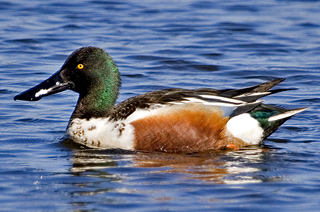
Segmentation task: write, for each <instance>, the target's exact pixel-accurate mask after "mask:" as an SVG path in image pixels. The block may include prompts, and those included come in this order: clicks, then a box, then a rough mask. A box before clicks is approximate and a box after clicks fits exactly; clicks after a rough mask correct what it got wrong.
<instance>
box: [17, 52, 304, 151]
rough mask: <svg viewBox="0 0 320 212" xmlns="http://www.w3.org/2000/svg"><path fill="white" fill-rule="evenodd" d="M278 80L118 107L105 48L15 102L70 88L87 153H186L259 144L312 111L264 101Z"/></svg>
mask: <svg viewBox="0 0 320 212" xmlns="http://www.w3.org/2000/svg"><path fill="white" fill-rule="evenodd" d="M283 80H285V79H284V78H275V79H273V80H271V81H268V82H264V83H262V84H258V85H254V86H250V87H246V88H241V89H222V90H216V89H212V88H198V89H181V88H170V89H163V90H156V91H151V92H147V93H144V94H140V95H138V96H134V97H131V98H129V99H127V100H125V101H123V102H121V103H118V104H116V100H117V97H118V95H119V89H120V86H121V78H120V72H119V70H118V67H117V65H116V64H115V62H114V61H113V59H112V58H111V56H110V55H109V54H108V53H107V52H106V51H104V50H103V49H101V48H98V47H93V46H88V47H82V48H79V49H77V50H75V51H74V52H73V53H72V54H71V55H70V56H69V57H68V58H67V59H66V61H65V63H64V64H63V65H62V67H61V68H60V70H59V71H57V72H56V73H54V74H53V75H52V76H51V77H49V78H48V79H46V80H45V81H43V82H42V83H40V84H38V85H36V86H34V87H32V88H30V89H29V90H26V91H24V92H22V93H20V94H18V95H16V96H15V97H14V100H25V101H37V100H40V99H41V98H42V97H45V96H48V95H52V94H55V93H58V92H62V91H64V90H67V89H70V90H73V91H75V92H77V93H78V94H79V98H78V102H77V105H76V107H75V110H74V111H73V113H72V115H71V118H70V120H69V123H68V126H67V129H66V135H67V136H68V138H69V139H71V140H72V141H73V142H76V143H78V144H80V145H84V146H86V147H88V148H99V149H122V150H132V151H146V152H168V153H179V152H183V153H188V152H201V151H219V150H226V149H231V150H238V149H239V148H243V147H245V146H253V145H261V144H262V143H263V141H264V140H265V139H266V138H267V137H269V136H270V135H271V134H272V133H273V132H275V131H276V130H277V129H278V128H279V127H280V125H282V124H283V123H284V122H285V121H287V120H288V119H290V118H291V117H292V116H293V115H295V114H297V113H300V112H302V111H304V110H306V108H298V109H285V108H283V107H279V106H274V105H267V104H263V101H262V100H260V99H261V98H262V97H265V96H268V95H271V94H275V93H278V92H282V91H286V90H290V89H272V90H271V88H273V87H274V86H276V85H277V84H279V83H280V82H282V81H283Z"/></svg>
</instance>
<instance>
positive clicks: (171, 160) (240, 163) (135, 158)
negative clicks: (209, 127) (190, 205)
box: [71, 147, 274, 184]
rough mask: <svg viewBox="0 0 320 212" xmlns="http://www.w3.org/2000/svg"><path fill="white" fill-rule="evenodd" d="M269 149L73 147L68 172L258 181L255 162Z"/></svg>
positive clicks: (118, 177)
mask: <svg viewBox="0 0 320 212" xmlns="http://www.w3.org/2000/svg"><path fill="white" fill-rule="evenodd" d="M269 151H272V149H266V148H258V147H248V148H246V149H240V150H238V151H221V152H219V153H217V152H215V154H212V152H211V153H210V152H202V153H193V154H168V153H149V152H133V151H124V150H98V149H88V148H73V157H72V161H73V167H72V168H71V172H72V173H73V174H74V175H79V176H83V175H85V176H89V175H90V177H98V178H108V179H110V180H120V181H125V180H126V178H132V177H133V178H134V177H137V178H141V177H145V178H146V181H147V179H149V178H150V179H151V178H152V175H157V176H159V174H160V175H161V174H164V175H165V174H172V173H175V174H178V176H179V177H178V178H177V179H175V180H178V181H179V180H181V181H184V180H189V179H190V180H201V181H207V182H212V183H215V184H241V183H259V182H263V181H265V180H266V178H265V177H261V173H260V171H261V170H262V169H261V168H259V164H260V163H264V157H265V156H266V154H269ZM120 169H121V170H120ZM126 169H128V170H126ZM257 172H259V174H257ZM121 173H123V175H122V174H121ZM131 175H132V176H131ZM175 176H176V175H175ZM262 178H263V179H262ZM273 180H274V179H273ZM267 181H268V180H267ZM145 183H150V182H145Z"/></svg>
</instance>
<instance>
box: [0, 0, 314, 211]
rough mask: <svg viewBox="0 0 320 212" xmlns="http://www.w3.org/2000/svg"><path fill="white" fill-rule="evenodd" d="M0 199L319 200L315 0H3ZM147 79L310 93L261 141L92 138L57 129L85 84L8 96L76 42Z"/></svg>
mask: <svg viewBox="0 0 320 212" xmlns="http://www.w3.org/2000/svg"><path fill="white" fill-rule="evenodd" d="M0 27H1V28H0V29H1V30H0V97H1V101H0V123H1V128H0V162H1V166H0V176H1V177H0V205H1V208H0V210H1V211H253V210H254V211H291V212H294V211H299V212H301V211H304V212H305V211H318V210H319V208H320V201H319V195H320V153H319V151H320V136H319V124H320V122H319V111H320V106H319V103H320V98H319V93H320V87H319V82H320V77H319V75H320V71H319V70H320V1H317V0H309V1H305V0H303V1H302V0H301V1H299V0H296V1H289V0H266V1H253V0H248V1H222V0H215V1H197V0H185V1H171V0H170V1H169V0H162V1H146V0H141V1H133V0H124V1H104V0H79V1H60V0H56V1H40V0H31V1H23V0H15V1H5V0H0ZM89 45H92V46H98V47H101V48H103V49H105V50H106V51H107V52H108V53H109V54H110V55H111V56H112V57H113V58H114V60H115V62H116V63H117V65H118V66H119V69H120V71H121V76H122V88H121V94H120V96H119V99H118V102H120V101H122V100H125V99H127V98H129V97H132V96H134V95H137V94H141V93H145V92H148V91H152V90H157V89H164V88H171V87H183V88H190V89H191V88H203V87H211V88H217V89H224V88H241V87H244V86H250V85H254V84H257V83H262V82H265V81H267V80H271V79H273V78H280V77H284V78H287V80H286V81H285V82H283V83H282V84H281V85H279V86H278V87H279V88H296V90H290V91H287V92H283V93H278V94H275V95H273V96H269V97H266V98H265V102H266V103H272V104H276V105H282V106H285V107H287V108H300V107H309V109H308V110H307V111H305V112H303V113H301V114H298V115H296V116H295V117H293V118H292V119H290V120H289V121H288V122H286V123H285V124H284V125H283V126H282V127H281V128H280V129H279V130H278V131H277V132H276V133H274V134H273V135H272V136H271V137H270V138H268V139H267V140H266V141H265V143H264V145H263V146H261V147H250V148H246V149H242V150H239V151H234V152H226V153H216V154H214V153H210V154H209V153H199V154H187V155H186V154H164V153H142V152H138V153H132V152H125V151H120V150H93V149H88V148H81V147H78V146H76V145H73V144H72V143H69V142H63V140H64V139H63V138H64V131H65V128H66V126H67V124H68V120H69V117H70V115H71V113H72V111H73V109H74V106H75V104H76V100H77V94H76V93H73V92H72V91H66V92H63V93H59V94H56V95H53V96H50V97H46V98H43V99H41V100H40V101H38V102H21V101H16V102H14V101H13V97H14V96H15V95H16V94H18V93H19V92H21V91H24V90H26V89H28V88H30V87H31V86H34V85H36V84H37V83H39V82H41V81H42V80H44V79H46V78H47V77H49V76H50V75H51V74H52V73H54V72H55V71H57V70H58V69H59V68H60V67H61V65H62V64H63V62H64V60H65V59H66V57H67V56H68V55H69V54H70V53H71V52H73V51H74V50H75V49H77V48H80V47H82V46H89Z"/></svg>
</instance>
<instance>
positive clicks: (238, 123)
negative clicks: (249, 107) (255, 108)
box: [227, 113, 263, 145]
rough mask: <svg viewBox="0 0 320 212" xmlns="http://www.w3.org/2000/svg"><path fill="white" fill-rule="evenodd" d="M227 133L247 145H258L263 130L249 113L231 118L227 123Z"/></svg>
mask: <svg viewBox="0 0 320 212" xmlns="http://www.w3.org/2000/svg"><path fill="white" fill-rule="evenodd" d="M227 132H229V133H230V134H231V135H233V136H234V137H236V138H239V139H241V140H242V141H243V142H245V143H247V144H249V145H257V144H260V142H261V141H262V138H263V129H262V128H261V127H260V124H259V122H258V121H257V120H256V119H254V118H252V117H251V116H250V114H249V113H243V114H240V115H238V116H235V117H232V118H231V119H230V120H229V121H228V123H227Z"/></svg>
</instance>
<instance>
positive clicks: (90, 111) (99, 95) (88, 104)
mask: <svg viewBox="0 0 320 212" xmlns="http://www.w3.org/2000/svg"><path fill="white" fill-rule="evenodd" d="M119 87H120V78H119V77H118V76H109V77H108V78H107V80H106V81H105V83H104V84H102V83H97V84H96V85H95V87H94V88H93V89H90V90H89V92H88V93H86V94H80V96H79V100H78V103H77V106H76V109H75V110H74V112H73V114H72V117H71V119H74V118H86V119H89V118H91V117H105V116H107V115H108V113H109V112H110V110H111V109H112V108H113V107H114V105H115V103H116V100H117V97H118V94H119Z"/></svg>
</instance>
